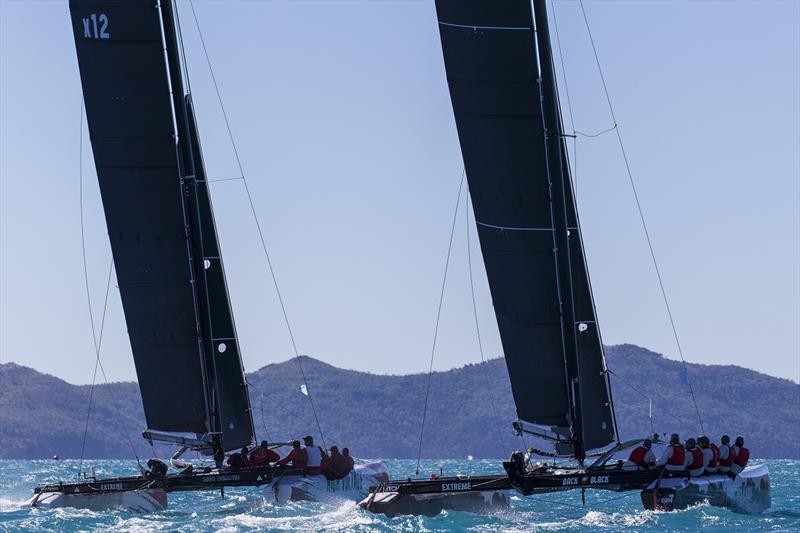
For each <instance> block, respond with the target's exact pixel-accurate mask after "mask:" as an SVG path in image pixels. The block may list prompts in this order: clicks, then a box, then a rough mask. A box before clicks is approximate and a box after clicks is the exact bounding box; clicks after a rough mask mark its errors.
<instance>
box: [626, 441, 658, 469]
mask: <svg viewBox="0 0 800 533" xmlns="http://www.w3.org/2000/svg"><path fill="white" fill-rule="evenodd" d="M652 447H653V442H652V441H651V440H650V439H644V441H643V442H642V444H641V445H640V446H637V447H636V448H634V449H633V451H632V452H631V454H630V456H629V457H628V461H630V462H631V463H633V464H635V465H636V466H637V467H639V469H643V470H650V469H651V468H653V467H654V466H655V465H656V455H655V454H654V453H653V450H651V449H650V448H652Z"/></svg>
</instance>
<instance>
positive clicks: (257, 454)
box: [250, 440, 281, 467]
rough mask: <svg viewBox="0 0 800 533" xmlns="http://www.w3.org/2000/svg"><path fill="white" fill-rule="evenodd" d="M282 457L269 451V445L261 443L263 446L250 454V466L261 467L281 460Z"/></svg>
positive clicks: (265, 442)
mask: <svg viewBox="0 0 800 533" xmlns="http://www.w3.org/2000/svg"><path fill="white" fill-rule="evenodd" d="M280 458H281V456H280V455H278V454H277V453H275V452H274V451H272V450H270V449H269V443H268V442H267V441H265V440H262V441H261V446H259V447H258V448H256V449H254V450H253V451H252V452H250V466H251V467H261V466H267V465H268V464H270V463H275V462H277V461H278V460H280Z"/></svg>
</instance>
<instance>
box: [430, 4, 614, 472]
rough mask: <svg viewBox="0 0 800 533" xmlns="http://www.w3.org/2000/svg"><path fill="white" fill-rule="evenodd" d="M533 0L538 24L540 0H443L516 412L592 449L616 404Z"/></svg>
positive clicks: (452, 84) (449, 67) (603, 440)
mask: <svg viewBox="0 0 800 533" xmlns="http://www.w3.org/2000/svg"><path fill="white" fill-rule="evenodd" d="M534 4H535V6H536V20H535V22H536V23H535V24H534V17H533V12H532V9H531V3H530V1H529V0H513V1H512V0H508V1H504V2H491V1H482V0H467V1H451V0H437V2H436V10H437V15H438V19H439V32H440V36H441V41H442V50H443V53H444V60H445V67H446V72H447V81H448V84H449V88H450V98H451V101H452V104H453V111H454V114H455V118H456V126H457V129H458V136H459V141H460V143H461V152H462V155H463V158H464V165H465V170H466V174H467V180H468V182H469V188H470V194H471V197H472V205H473V210H474V212H475V219H476V224H477V227H478V234H479V236H480V243H481V250H482V252H483V258H484V262H485V265H486V272H487V275H488V278H489V286H490V288H491V293H492V300H493V303H494V309H495V314H496V317H497V323H498V327H499V330H500V336H501V339H502V343H503V350H504V352H505V359H506V363H507V366H508V371H509V375H510V379H511V385H512V391H513V394H514V401H515V403H516V407H517V415H518V416H519V418H520V420H521V421H524V422H528V423H531V424H535V425H537V426H544V427H545V428H547V429H549V430H550V431H552V432H553V433H554V434H555V435H556V439H557V440H560V441H562V443H561V444H560V445H558V446H557V449H558V451H559V452H560V453H562V454H565V455H574V456H576V457H578V458H579V459H583V457H584V456H585V452H586V450H587V449H594V448H600V447H603V446H606V445H608V444H610V443H611V442H613V441H614V440H615V438H616V435H615V424H614V414H613V406H612V404H611V396H610V390H609V388H608V379H607V374H606V373H605V363H604V358H603V348H602V342H601V340H600V333H599V331H598V328H597V325H596V320H595V311H594V303H593V300H592V293H591V287H590V283H589V278H588V271H587V268H586V260H585V256H584V252H583V244H582V239H581V231H580V225H579V223H578V218H577V209H576V206H575V200H574V198H573V194H572V186H571V178H570V173H569V165H568V163H567V151H566V145H565V143H564V138H563V135H562V134H563V131H562V126H561V114H560V110H559V104H558V91H557V87H556V80H555V76H554V72H553V65H552V55H551V51H550V43H549V35H548V32H547V14H546V11H545V8H544V1H536V2H534ZM537 30H538V31H537ZM543 434H545V435H547V434H549V432H544V433H543Z"/></svg>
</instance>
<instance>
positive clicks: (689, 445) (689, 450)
mask: <svg viewBox="0 0 800 533" xmlns="http://www.w3.org/2000/svg"><path fill="white" fill-rule="evenodd" d="M686 469H687V470H688V471H689V475H690V476H691V477H699V476H702V475H703V472H705V471H706V464H705V457H703V450H701V449H700V448H698V447H697V441H695V440H694V439H692V438H688V439H686Z"/></svg>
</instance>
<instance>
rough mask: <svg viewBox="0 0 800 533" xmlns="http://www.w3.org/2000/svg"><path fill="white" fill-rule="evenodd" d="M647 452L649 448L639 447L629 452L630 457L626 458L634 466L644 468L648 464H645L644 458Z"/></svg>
mask: <svg viewBox="0 0 800 533" xmlns="http://www.w3.org/2000/svg"><path fill="white" fill-rule="evenodd" d="M649 451H650V448H645V447H644V446H639V447H638V448H636V449H634V450H633V451H632V452H631V455H630V457H628V460H629V461H630V462H632V463H634V464H637V465H639V466H644V467H646V466H648V464H647V463H646V462H645V460H644V458H645V456H646V455H647V452H649Z"/></svg>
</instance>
